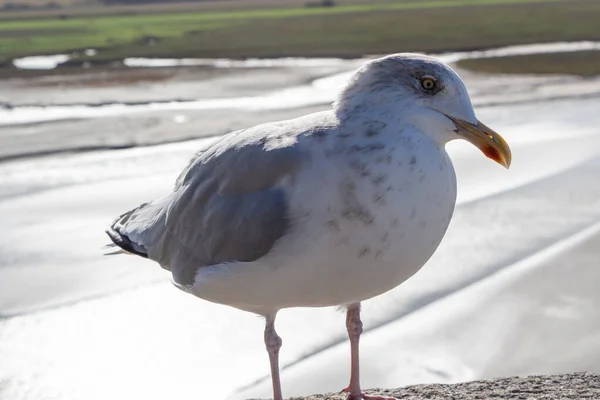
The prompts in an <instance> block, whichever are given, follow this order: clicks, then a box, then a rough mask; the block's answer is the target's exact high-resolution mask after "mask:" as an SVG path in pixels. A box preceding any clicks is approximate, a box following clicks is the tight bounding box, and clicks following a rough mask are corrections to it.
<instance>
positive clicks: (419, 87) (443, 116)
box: [334, 53, 511, 168]
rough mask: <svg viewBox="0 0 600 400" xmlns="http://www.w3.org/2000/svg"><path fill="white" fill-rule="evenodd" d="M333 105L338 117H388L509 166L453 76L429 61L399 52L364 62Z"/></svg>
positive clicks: (502, 147)
mask: <svg viewBox="0 0 600 400" xmlns="http://www.w3.org/2000/svg"><path fill="white" fill-rule="evenodd" d="M334 107H335V109H336V112H337V114H338V116H339V117H340V118H341V119H344V118H352V116H353V115H359V114H362V113H365V112H366V113H369V114H370V115H373V116H377V115H379V116H381V117H384V118H385V117H389V116H392V117H393V118H399V119H401V120H402V121H403V122H405V123H409V124H412V125H414V126H415V127H416V128H418V129H419V130H420V131H421V132H423V133H424V134H426V135H429V136H432V137H433V139H435V140H437V141H439V142H441V143H446V142H448V141H450V140H453V139H459V138H460V139H465V140H467V141H469V142H471V143H472V144H473V145H475V146H477V147H478V148H479V149H480V150H481V151H482V152H483V153H484V154H485V155H486V156H487V157H489V158H491V159H492V160H494V161H496V162H498V163H499V164H501V165H503V166H504V167H506V168H508V167H509V166H510V162H511V152H510V148H509V147H508V144H507V143H506V141H505V140H504V139H503V138H502V136H500V135H499V134H498V133H496V132H495V131H493V130H492V129H491V128H489V127H487V126H486V125H484V124H483V123H482V122H480V121H479V120H478V119H477V118H476V117H475V111H473V106H472V104H471V99H470V98H469V94H468V93H467V88H466V87H465V84H464V83H463V81H462V79H460V77H459V76H458V74H457V73H456V72H455V71H454V70H452V68H450V67H449V66H448V65H446V64H444V63H442V62H441V61H439V60H437V59H435V58H433V57H428V56H424V55H420V54H410V53H400V54H392V55H389V56H386V57H382V58H379V59H376V60H372V61H370V62H368V63H367V64H366V65H365V66H363V67H362V68H360V69H359V70H358V71H357V72H356V73H355V74H354V75H353V76H352V78H351V79H350V81H349V83H348V84H347V86H346V87H345V88H344V90H343V91H342V92H341V94H340V96H339V98H338V100H337V101H336V103H335V104H334Z"/></svg>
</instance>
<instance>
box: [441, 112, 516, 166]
mask: <svg viewBox="0 0 600 400" xmlns="http://www.w3.org/2000/svg"><path fill="white" fill-rule="evenodd" d="M447 117H448V118H450V119H451V120H452V122H454V125H455V126H456V131H455V132H456V133H458V134H459V135H461V136H462V137H463V138H465V140H467V141H469V142H471V143H473V145H475V146H477V147H478V148H479V150H481V151H482V152H483V154H485V155H486V157H488V158H491V159H492V160H494V161H496V162H497V163H498V164H500V165H503V166H504V167H505V168H508V167H510V162H511V160H512V155H511V152H510V147H508V143H506V140H504V138H503V137H502V136H500V134H499V133H497V132H495V131H494V130H493V129H491V128H489V127H488V126H486V125H485V124H484V123H483V122H481V121H477V125H473V124H471V123H469V122H466V121H462V120H460V119H456V118H452V117H450V116H448V115H447Z"/></svg>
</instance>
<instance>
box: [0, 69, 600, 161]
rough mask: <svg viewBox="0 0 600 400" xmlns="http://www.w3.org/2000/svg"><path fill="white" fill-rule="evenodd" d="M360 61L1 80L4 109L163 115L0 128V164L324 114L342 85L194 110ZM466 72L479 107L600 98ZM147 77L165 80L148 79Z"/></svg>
mask: <svg viewBox="0 0 600 400" xmlns="http://www.w3.org/2000/svg"><path fill="white" fill-rule="evenodd" d="M360 64H361V62H359V61H356V60H355V61H352V62H350V61H349V62H348V63H347V64H346V65H344V66H341V65H335V66H329V67H312V68H306V67H304V68H289V67H288V68H269V69H251V68H250V69H246V68H244V69H233V70H229V69H212V70H207V69H206V68H187V67H185V68H181V69H179V68H177V69H163V68H158V69H156V70H154V69H152V70H151V71H149V70H147V69H146V70H129V71H128V70H125V71H112V72H106V73H105V76H96V75H95V74H90V75H87V76H86V75H77V76H47V77H40V78H36V79H27V80H24V79H11V80H6V81H0V103H4V104H5V106H6V107H9V108H6V107H5V111H6V110H8V111H10V108H12V109H14V108H17V109H19V110H20V109H23V108H27V107H28V106H38V107H39V106H42V108H39V110H40V112H42V111H44V112H45V107H46V106H55V105H77V106H76V107H86V106H87V107H91V110H90V111H91V112H95V110H96V111H97V110H98V109H99V108H101V107H102V106H103V105H106V104H123V103H130V104H131V103H135V104H139V105H141V106H142V107H143V105H145V104H155V105H156V107H153V108H156V110H152V111H150V110H148V111H139V112H135V113H127V112H126V113H123V114H121V115H109V116H105V117H102V118H87V119H80V118H73V119H69V118H67V119H62V120H57V121H49V122H44V123H29V124H17V125H4V126H2V125H0V161H8V160H13V159H18V158H27V157H31V156H41V155H52V154H61V153H72V152H82V151H94V150H101V149H111V148H112V149H114V148H129V147H138V146H149V145H156V144H163V143H170V142H179V141H185V140H191V139H197V138H201V137H210V136H217V135H222V134H224V133H227V132H230V131H233V130H237V129H242V128H245V127H248V126H252V125H255V124H258V123H262V122H268V121H273V120H282V119H289V118H294V117H297V116H300V115H304V114H307V113H310V112H316V111H320V110H324V109H327V108H329V104H330V101H332V100H333V94H334V89H335V88H332V89H331V90H330V91H329V92H327V90H328V89H323V90H322V91H321V92H322V93H321V94H319V96H320V97H319V98H318V99H315V101H314V102H313V103H314V104H311V105H307V106H301V107H294V106H290V107H286V106H284V107H281V108H279V109H269V108H268V107H267V108H265V109H261V110H260V111H257V110H249V109H244V108H235V107H236V106H235V105H233V106H232V107H233V108H228V107H227V106H225V107H223V108H221V107H220V106H219V108H213V109H210V108H209V109H194V107H193V106H192V107H190V106H189V104H190V102H198V101H199V102H203V101H204V102H205V103H207V104H209V103H210V102H211V101H216V102H219V101H223V100H225V101H227V99H230V100H231V101H235V99H252V98H256V99H257V100H258V99H260V98H261V97H260V96H264V94H265V93H267V96H268V95H269V93H270V94H271V95H273V96H280V97H281V98H282V101H284V102H285V101H286V97H285V96H284V95H283V93H285V91H286V90H289V88H298V89H301V88H302V87H310V86H311V82H315V79H320V78H324V77H327V76H332V75H334V76H335V74H340V73H345V72H346V71H351V70H353V69H354V68H355V67H356V66H357V65H360ZM459 73H460V74H461V76H463V78H464V80H465V82H466V84H467V87H468V88H469V91H470V93H471V97H472V99H473V103H474V105H475V106H476V107H485V106H498V105H503V104H517V103H533V102H538V101H547V100H552V99H568V98H586V97H596V96H600V77H594V78H580V77H572V76H550V77H549V76H543V77H542V76H495V77H494V78H492V79H490V77H489V76H488V75H482V74H477V73H471V72H469V71H463V70H459ZM138 74H141V76H138ZM147 74H150V75H151V76H154V77H156V76H160V77H161V78H160V79H159V80H157V81H147V80H145V78H146V77H147V76H148V75H147ZM135 79H139V80H135ZM99 82H104V83H99ZM312 90H313V91H314V88H313V89H312ZM309 93H311V92H309ZM290 95H291V94H290ZM308 95H309V96H310V94H308ZM299 96H302V94H299ZM172 102H176V103H172ZM177 102H178V103H177ZM310 102H311V99H308V103H310ZM161 104H163V105H164V107H163V106H161ZM178 104H179V105H178ZM167 106H168V107H167ZM161 107H163V108H164V109H161ZM278 107H279V105H278ZM64 108H66V109H68V108H69V107H68V106H67V107H64ZM178 108H180V109H178ZM1 111H2V110H0V112H1ZM32 112H33V113H35V111H32Z"/></svg>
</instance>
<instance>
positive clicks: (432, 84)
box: [421, 77, 437, 92]
mask: <svg viewBox="0 0 600 400" xmlns="http://www.w3.org/2000/svg"><path fill="white" fill-rule="evenodd" d="M436 86H437V82H436V81H435V79H433V78H429V77H425V78H421V87H422V88H423V89H424V90H426V91H428V92H432V91H433V90H435V88H436Z"/></svg>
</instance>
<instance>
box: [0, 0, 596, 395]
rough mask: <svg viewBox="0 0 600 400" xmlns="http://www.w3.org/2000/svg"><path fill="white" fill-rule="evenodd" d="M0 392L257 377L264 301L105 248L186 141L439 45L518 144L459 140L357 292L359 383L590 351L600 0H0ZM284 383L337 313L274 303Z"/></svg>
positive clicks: (325, 97) (284, 111)
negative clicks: (430, 222)
mask: <svg viewBox="0 0 600 400" xmlns="http://www.w3.org/2000/svg"><path fill="white" fill-rule="evenodd" d="M0 9H1V11H0V398H1V399H7V400H30V399H36V400H37V399H57V400H88V399H90V400H95V399H103V400H104V399H145V400H152V399H164V398H170V399H212V400H222V399H243V398H249V397H260V396H262V397H268V396H270V389H269V385H270V380H269V378H268V373H269V369H268V359H267V354H266V352H265V350H264V344H263V338H262V332H263V321H262V320H261V319H260V318H258V317H256V316H254V315H251V314H248V313H244V312H241V311H237V310H235V309H231V308H227V307H224V306H220V305H215V304H211V303H208V302H205V301H201V300H198V299H195V298H193V297H192V296H189V295H187V294H185V293H183V292H181V291H179V290H177V289H175V288H174V287H172V286H171V284H170V276H169V274H168V273H167V272H165V271H162V270H161V269H160V268H158V266H156V265H153V264H152V263H150V262H147V261H145V260H142V259H140V258H137V257H128V256H119V257H105V256H103V250H102V249H101V247H102V246H103V245H104V244H106V243H107V242H108V238H107V237H106V236H105V234H104V232H103V231H104V228H105V227H106V226H107V224H109V223H110V222H111V220H112V219H113V218H114V217H115V216H117V215H119V214H120V213H122V212H123V211H125V210H128V209H130V208H132V207H134V206H137V205H138V204H139V203H141V202H144V201H147V200H151V199H153V198H155V197H158V196H160V195H162V194H164V193H166V192H167V191H168V190H170V188H171V186H172V184H173V183H174V181H175V178H176V176H177V174H178V172H179V171H180V170H181V169H182V168H183V167H184V166H185V165H186V164H187V161H188V159H189V158H190V157H191V156H192V155H193V154H194V152H195V151H197V150H199V149H201V148H202V147H203V146H206V145H207V144H208V143H210V142H211V140H214V139H213V138H214V137H218V136H219V135H222V134H225V133H227V132H229V131H232V130H235V129H240V128H244V127H248V126H251V125H254V124H257V123H260V122H266V121H272V120H280V119H287V118H292V117H295V116H299V115H303V114H307V113H309V112H314V111H317V110H323V109H327V108H329V107H330V103H331V101H332V100H333V98H334V96H335V94H336V92H337V91H338V90H339V89H340V87H342V86H343V84H344V82H345V81H346V79H347V78H348V76H349V74H350V73H351V72H352V71H353V70H354V69H356V68H357V67H358V66H360V65H362V64H363V63H364V62H365V60H367V59H369V58H372V57H375V56H378V55H382V54H387V53H395V52H404V51H413V52H423V53H428V54H432V55H435V56H438V57H440V58H441V59H443V60H445V61H446V62H449V63H451V64H452V66H453V67H454V68H455V69H456V70H457V71H458V72H459V74H460V75H461V76H462V77H463V79H464V80H465V82H466V84H467V87H468V89H469V92H470V94H471V97H472V100H473V103H474V105H475V108H476V112H477V115H478V117H479V119H481V120H482V121H484V122H485V123H486V124H488V125H489V126H491V127H493V128H494V129H495V130H497V131H498V132H500V133H501V134H503V135H504V136H505V138H506V139H507V141H508V142H509V143H510V145H511V147H512V149H513V167H512V168H511V169H510V170H509V171H506V170H504V169H502V168H501V167H499V166H497V165H495V164H494V163H491V162H487V161H486V160H485V159H484V158H483V157H482V155H481V154H480V153H478V152H477V151H476V149H475V148H474V147H472V146H468V145H467V144H464V143H451V144H450V145H449V146H448V149H449V152H450V154H451V156H452V158H453V161H454V164H455V166H456V170H457V175H458V180H459V182H458V183H459V198H458V205H457V209H456V212H455V216H454V219H453V221H452V223H451V226H450V229H449V231H448V233H447V235H446V237H445V239H444V241H443V243H442V245H441V246H440V248H439V250H438V251H437V253H436V254H435V255H434V256H433V258H432V259H431V260H430V262H429V263H428V264H427V265H426V266H425V267H424V268H423V269H422V270H421V271H420V272H419V273H418V274H417V275H416V276H415V277H414V278H412V279H411V280H409V281H408V282H406V283H405V284H403V285H402V286H401V287H399V288H397V289H395V290H393V291H391V292H388V293H386V294H385V295H382V296H380V297H378V298H376V299H373V300H370V301H368V302H366V303H365V304H364V306H363V307H364V312H363V316H364V321H365V331H366V333H365V334H364V337H363V339H362V349H361V350H362V358H363V360H362V367H363V386H364V387H366V388H368V387H377V386H379V387H398V386H402V385H408V384H414V383H427V382H459V381H465V380H472V379H478V378H489V377H498V376H509V375H527V374H539V373H563V372H574V371H593V372H600V313H599V312H598V307H599V305H600V290H598V288H599V287H600V75H599V74H600V25H599V21H600V1H597V0H590V1H583V0H582V1H578V0H554V1H552V0H420V1H417V0H404V1H402V0H397V1H391V0H389V1H385V0H376V1H367V0H337V1H318V0H280V1H276V0H221V1H217V0H210V1H209V0H205V1H191V0H190V1H187V2H175V1H166V0H164V1H161V0H154V1H142V0H137V1H136V0H52V1H46V0H0ZM278 331H279V334H280V335H281V337H282V338H283V342H284V346H283V348H282V351H281V360H282V364H283V365H284V366H285V367H284V369H283V372H282V380H283V387H284V394H285V395H286V396H292V395H304V394H310V393H315V392H331V391H338V390H340V389H342V388H343V387H345V386H346V384H347V380H348V376H349V355H348V347H349V346H348V343H347V341H346V332H345V326H344V315H343V314H341V313H340V312H338V311H336V310H335V309H293V310H284V311H282V312H281V313H280V315H279V317H278Z"/></svg>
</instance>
